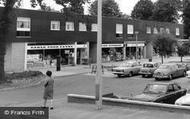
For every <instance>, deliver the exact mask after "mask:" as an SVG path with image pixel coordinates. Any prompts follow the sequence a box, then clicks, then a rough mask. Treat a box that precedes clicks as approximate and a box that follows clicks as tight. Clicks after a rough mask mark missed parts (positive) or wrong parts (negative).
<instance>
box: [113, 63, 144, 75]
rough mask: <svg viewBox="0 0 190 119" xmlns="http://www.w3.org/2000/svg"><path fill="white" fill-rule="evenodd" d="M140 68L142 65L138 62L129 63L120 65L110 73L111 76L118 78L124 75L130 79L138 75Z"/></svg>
mask: <svg viewBox="0 0 190 119" xmlns="http://www.w3.org/2000/svg"><path fill="white" fill-rule="evenodd" d="M141 68H142V65H141V64H140V63H139V62H136V61H130V62H124V63H122V64H121V65H119V66H118V67H115V68H113V69H112V71H113V74H115V75H117V76H118V77H121V76H126V75H128V76H130V77H131V76H133V75H135V74H138V73H139V71H140V69H141Z"/></svg>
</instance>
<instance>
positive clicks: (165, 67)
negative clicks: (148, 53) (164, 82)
mask: <svg viewBox="0 0 190 119" xmlns="http://www.w3.org/2000/svg"><path fill="white" fill-rule="evenodd" d="M169 68H170V66H169V65H161V66H160V67H159V69H169Z"/></svg>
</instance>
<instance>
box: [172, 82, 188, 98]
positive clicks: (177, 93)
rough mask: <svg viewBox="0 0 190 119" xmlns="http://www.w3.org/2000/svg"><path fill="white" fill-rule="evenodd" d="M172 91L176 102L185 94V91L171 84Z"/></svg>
mask: <svg viewBox="0 0 190 119" xmlns="http://www.w3.org/2000/svg"><path fill="white" fill-rule="evenodd" d="M173 87H174V90H175V97H174V100H175V101H176V100H177V99H178V98H180V97H181V96H184V95H185V94H186V90H185V89H181V87H180V86H179V85H177V84H173Z"/></svg>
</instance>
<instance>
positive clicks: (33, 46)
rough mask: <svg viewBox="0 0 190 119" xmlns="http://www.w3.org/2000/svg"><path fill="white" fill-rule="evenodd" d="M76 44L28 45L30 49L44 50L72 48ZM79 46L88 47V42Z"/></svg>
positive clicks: (78, 46)
mask: <svg viewBox="0 0 190 119" xmlns="http://www.w3.org/2000/svg"><path fill="white" fill-rule="evenodd" d="M74 47H75V45H31V46H27V49H28V50H42V49H72V48H74ZM77 48H87V45H86V44H79V45H77Z"/></svg>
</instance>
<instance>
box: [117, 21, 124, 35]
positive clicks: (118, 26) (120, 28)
mask: <svg viewBox="0 0 190 119" xmlns="http://www.w3.org/2000/svg"><path fill="white" fill-rule="evenodd" d="M116 37H123V24H116Z"/></svg>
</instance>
